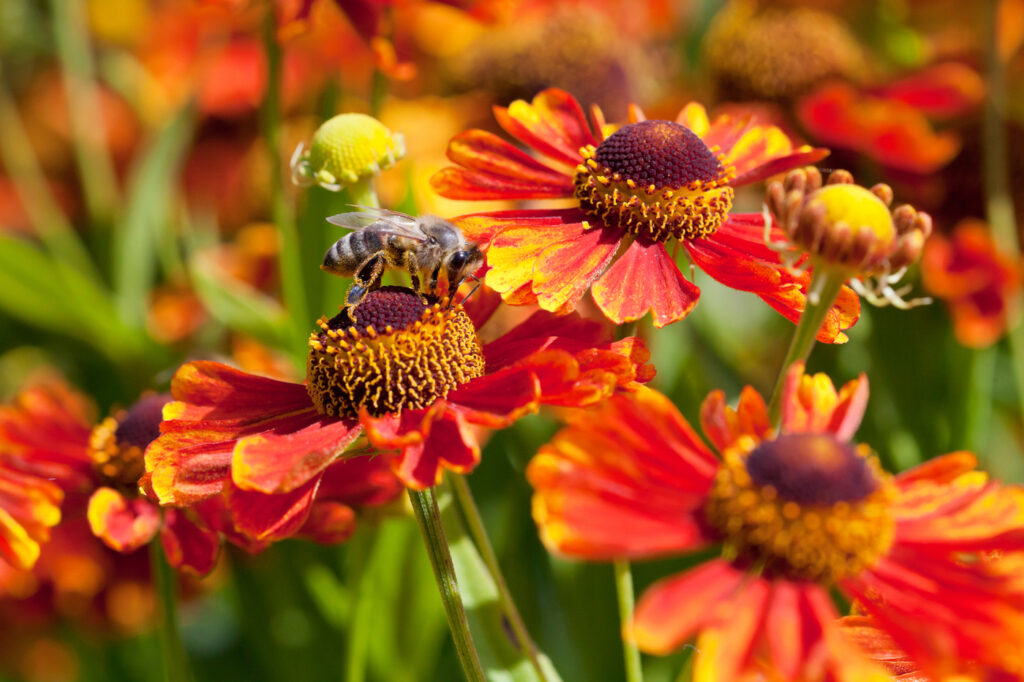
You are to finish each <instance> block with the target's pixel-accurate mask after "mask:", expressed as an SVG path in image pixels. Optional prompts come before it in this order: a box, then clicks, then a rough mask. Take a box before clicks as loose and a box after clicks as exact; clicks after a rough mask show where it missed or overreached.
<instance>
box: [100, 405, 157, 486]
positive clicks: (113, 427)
mask: <svg viewBox="0 0 1024 682" xmlns="http://www.w3.org/2000/svg"><path fill="white" fill-rule="evenodd" d="M169 400H170V398H169V397H168V396H166V395H157V394H154V395H148V396H145V397H143V398H141V399H140V400H139V401H138V402H136V403H135V404H134V405H132V406H131V407H130V408H128V409H127V410H120V411H118V412H117V413H115V414H112V415H111V416H109V417H107V418H106V419H104V420H103V421H101V422H100V423H99V424H97V425H96V426H95V427H94V428H93V430H92V433H90V434H89V458H90V459H91V460H92V463H93V469H94V470H95V471H96V473H97V474H99V476H100V477H101V478H102V479H103V480H104V483H105V484H107V485H110V486H113V487H115V488H119V489H122V490H134V489H135V488H137V487H138V482H139V478H141V476H142V474H143V472H144V471H145V459H144V457H143V453H144V452H145V450H146V446H147V445H149V444H150V443H151V442H153V441H154V440H155V439H156V437H157V436H159V435H160V421H161V419H162V414H163V407H164V405H165V404H167V402H168V401H169Z"/></svg>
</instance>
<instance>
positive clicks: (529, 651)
mask: <svg viewBox="0 0 1024 682" xmlns="http://www.w3.org/2000/svg"><path fill="white" fill-rule="evenodd" d="M448 483H449V485H450V487H451V489H452V492H453V494H454V497H455V503H456V504H457V505H458V507H459V510H460V511H461V512H462V517H463V518H464V519H465V521H466V526H467V528H468V529H469V536H470V538H472V540H473V544H474V545H476V548H477V551H478V552H480V557H481V558H482V559H483V560H484V564H485V565H486V566H487V571H488V572H489V573H490V574H491V578H492V579H493V580H494V584H495V586H496V587H497V588H498V600H499V602H500V604H501V610H502V612H503V613H504V614H505V617H506V618H508V622H509V624H510V625H511V626H512V632H513V633H515V636H516V643H517V644H518V645H519V650H520V651H521V652H522V653H523V655H524V656H525V657H527V658H528V659H530V663H531V664H532V665H533V668H534V670H535V671H536V673H537V677H538V679H540V680H546V679H547V676H546V675H545V674H544V669H543V668H542V667H541V664H540V659H539V658H538V656H537V645H536V644H534V643H533V639H531V637H530V632H529V631H528V630H527V629H526V623H524V622H523V618H522V616H521V615H520V614H519V609H517V608H516V603H515V600H514V599H513V598H512V591H511V590H509V589H508V583H506V582H505V576H504V574H503V573H502V572H501V565H500V564H499V563H498V555H497V554H495V552H494V547H493V545H491V541H490V538H489V537H488V536H487V529H486V528H485V527H484V520H483V518H482V517H481V516H480V509H479V508H478V507H477V506H476V501H475V500H474V499H473V491H472V490H470V487H469V483H468V482H467V481H466V477H465V476H460V475H458V474H453V475H451V476H448Z"/></svg>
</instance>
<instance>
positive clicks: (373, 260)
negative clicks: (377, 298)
mask: <svg viewBox="0 0 1024 682" xmlns="http://www.w3.org/2000/svg"><path fill="white" fill-rule="evenodd" d="M383 273H384V261H383V259H382V258H381V257H380V256H379V255H376V254H375V255H373V256H370V257H369V258H367V259H366V260H364V261H363V262H362V263H360V264H359V267H358V268H356V274H355V276H354V277H353V280H354V281H353V282H352V286H350V287H349V288H348V292H346V294H345V305H346V306H347V310H348V316H349V319H351V320H352V321H353V322H354V321H355V318H354V317H352V311H353V310H355V308H356V306H358V305H359V304H360V303H362V302H363V299H364V298H366V294H368V293H369V292H370V290H372V289H376V288H377V286H376V285H379V284H380V280H381V275H382V274H383Z"/></svg>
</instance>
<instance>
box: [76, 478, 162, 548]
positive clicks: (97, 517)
mask: <svg viewBox="0 0 1024 682" xmlns="http://www.w3.org/2000/svg"><path fill="white" fill-rule="evenodd" d="M87 516H88V519H89V528H90V529H92V533H93V535H95V536H96V537H98V538H99V539H100V540H103V542H104V543H106V545H107V546H108V547H110V548H111V549H113V550H116V551H118V552H125V553H127V552H134V551H135V550H137V549H138V548H139V547H142V546H143V545H146V544H149V541H150V540H152V539H153V537H154V536H155V535H156V533H157V531H158V530H159V529H160V511H159V510H158V509H157V508H156V505H154V504H153V503H152V502H150V501H149V500H147V499H146V498H143V497H139V498H136V499H134V500H126V499H125V498H124V496H123V495H121V493H119V492H117V491H116V490H114V489H113V488H106V487H102V488H97V489H96V491H95V492H93V494H92V496H91V497H90V498H89V509H88V512H87Z"/></svg>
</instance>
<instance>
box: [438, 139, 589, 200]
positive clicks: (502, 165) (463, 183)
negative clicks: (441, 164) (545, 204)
mask: <svg viewBox="0 0 1024 682" xmlns="http://www.w3.org/2000/svg"><path fill="white" fill-rule="evenodd" d="M448 158H449V159H451V160H452V161H453V162H454V163H456V164H459V167H448V168H443V169H442V170H441V171H439V172H438V173H437V174H435V175H434V176H433V177H432V178H431V179H430V184H431V186H432V187H433V188H434V189H435V190H437V192H438V194H440V195H441V196H444V197H448V198H449V199H541V198H548V197H566V196H572V192H573V182H572V177H571V176H569V175H567V174H566V173H564V172H560V171H556V170H552V169H551V168H548V167H547V166H545V165H544V164H542V163H540V162H538V161H536V160H535V159H534V158H533V157H531V156H529V155H528V154H526V153H524V152H522V151H520V150H519V149H517V148H516V147H513V146H512V145H510V144H509V143H508V142H505V141H504V140H502V139H501V138H500V137H498V136H497V135H495V134H493V133H489V132H486V131H483V130H469V131H466V132H464V133H459V134H458V135H456V136H455V137H454V138H452V140H451V142H449V143H448Z"/></svg>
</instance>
